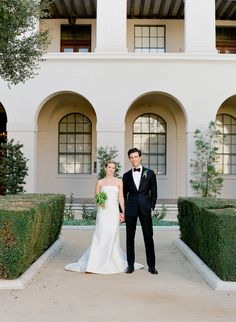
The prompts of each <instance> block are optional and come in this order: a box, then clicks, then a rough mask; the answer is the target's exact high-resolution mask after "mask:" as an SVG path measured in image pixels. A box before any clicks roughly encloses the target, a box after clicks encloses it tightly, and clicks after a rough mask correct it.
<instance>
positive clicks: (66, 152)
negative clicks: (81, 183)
mask: <svg viewBox="0 0 236 322" xmlns="http://www.w3.org/2000/svg"><path fill="white" fill-rule="evenodd" d="M71 115H74V118H75V121H74V122H68V121H67V122H66V123H65V124H66V127H67V130H66V131H61V129H60V125H61V124H62V121H63V120H64V119H65V118H66V117H67V118H68V117H69V116H71ZM77 115H78V116H82V117H83V120H86V121H87V122H84V121H83V127H84V124H89V127H90V131H88V132H85V131H77V130H76V124H78V123H76V116H77ZM68 124H74V127H75V130H74V131H69V130H68ZM84 134H88V135H89V137H90V139H89V141H90V142H89V143H86V142H85V141H84V138H83V142H82V144H83V145H84V144H89V145H90V151H89V152H84V151H82V152H81V151H79V152H78V151H76V147H77V145H79V144H81V143H79V142H77V141H76V139H77V136H79V135H83V136H84ZM61 135H66V142H65V143H62V142H61V141H60V138H61ZM69 135H74V137H75V139H74V142H73V143H69V141H68V136H69ZM60 144H65V145H66V151H65V152H63V151H61V149H60ZM69 144H73V145H74V152H68V145H69ZM63 155H64V156H65V157H66V159H68V156H74V162H73V167H74V172H67V170H66V171H65V172H61V170H60V165H61V164H63V163H62V162H60V157H61V156H63ZM79 156H83V157H84V156H89V158H90V163H85V162H84V160H83V163H82V166H83V171H82V172H76V171H75V169H76V165H77V163H76V158H77V157H79ZM68 163H69V162H68V161H67V160H66V162H65V165H66V166H67V165H68ZM88 164H89V171H88V172H85V171H84V166H85V165H88ZM57 173H58V175H91V174H92V122H91V120H90V119H89V118H88V117H87V116H86V115H84V114H83V113H79V112H72V113H68V114H66V115H64V116H63V117H62V118H61V119H60V120H59V122H58V167H57Z"/></svg>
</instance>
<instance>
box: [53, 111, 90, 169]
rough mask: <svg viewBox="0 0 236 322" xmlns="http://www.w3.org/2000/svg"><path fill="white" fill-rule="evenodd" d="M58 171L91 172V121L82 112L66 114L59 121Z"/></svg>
mask: <svg viewBox="0 0 236 322" xmlns="http://www.w3.org/2000/svg"><path fill="white" fill-rule="evenodd" d="M58 132H59V139H58V142H59V147H58V151H59V153H58V172H59V173H63V174H64V173H81V174H88V173H89V174H90V173H91V151H92V123H91V122H90V120H89V119H88V118H87V117H86V116H85V115H83V114H79V113H72V114H68V115H66V116H65V117H63V118H62V119H61V121H60V122H59V131H58Z"/></svg>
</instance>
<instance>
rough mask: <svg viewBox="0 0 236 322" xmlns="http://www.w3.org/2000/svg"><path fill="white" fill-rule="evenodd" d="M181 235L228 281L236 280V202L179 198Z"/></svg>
mask: <svg viewBox="0 0 236 322" xmlns="http://www.w3.org/2000/svg"><path fill="white" fill-rule="evenodd" d="M178 210H179V211H178V220H179V226H180V237H181V239H182V240H183V241H184V242H185V243H186V244H187V245H188V246H189V247H190V248H191V249H192V250H193V251H194V252H195V253H196V254H197V255H198V256H199V257H200V258H201V259H202V260H203V261H204V263H205V264H206V265H207V266H208V267H210V268H211V269H212V270H213V271H214V272H215V273H216V274H217V275H218V276H219V278H221V279H222V280H224V281H236V203H235V202H234V201H230V200H223V199H214V198H179V199H178Z"/></svg>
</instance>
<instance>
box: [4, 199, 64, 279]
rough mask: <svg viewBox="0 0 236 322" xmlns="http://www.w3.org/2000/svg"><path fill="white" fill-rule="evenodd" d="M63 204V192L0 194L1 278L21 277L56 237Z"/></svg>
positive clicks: (59, 227)
mask: <svg viewBox="0 0 236 322" xmlns="http://www.w3.org/2000/svg"><path fill="white" fill-rule="evenodd" d="M64 207H65V196H64V195H61V194H22V195H9V196H1V197H0V278H4V279H13V278H17V277H19V276H20V275H21V274H22V273H23V272H25V271H26V270H27V269H28V268H29V266H30V265H31V264H32V263H33V262H34V261H35V260H36V259H38V258H39V257H40V256H41V255H42V254H43V253H44V252H45V250H47V249H48V248H49V247H50V246H51V245H52V244H53V243H54V242H55V241H56V240H57V238H58V236H59V234H60V231H61V227H62V224H63V215H64Z"/></svg>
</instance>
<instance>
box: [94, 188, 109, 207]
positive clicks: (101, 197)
mask: <svg viewBox="0 0 236 322" xmlns="http://www.w3.org/2000/svg"><path fill="white" fill-rule="evenodd" d="M106 200H107V195H106V193H105V192H103V191H101V192H98V193H96V194H95V202H96V204H97V205H98V206H100V207H104V205H105V201H106Z"/></svg>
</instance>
